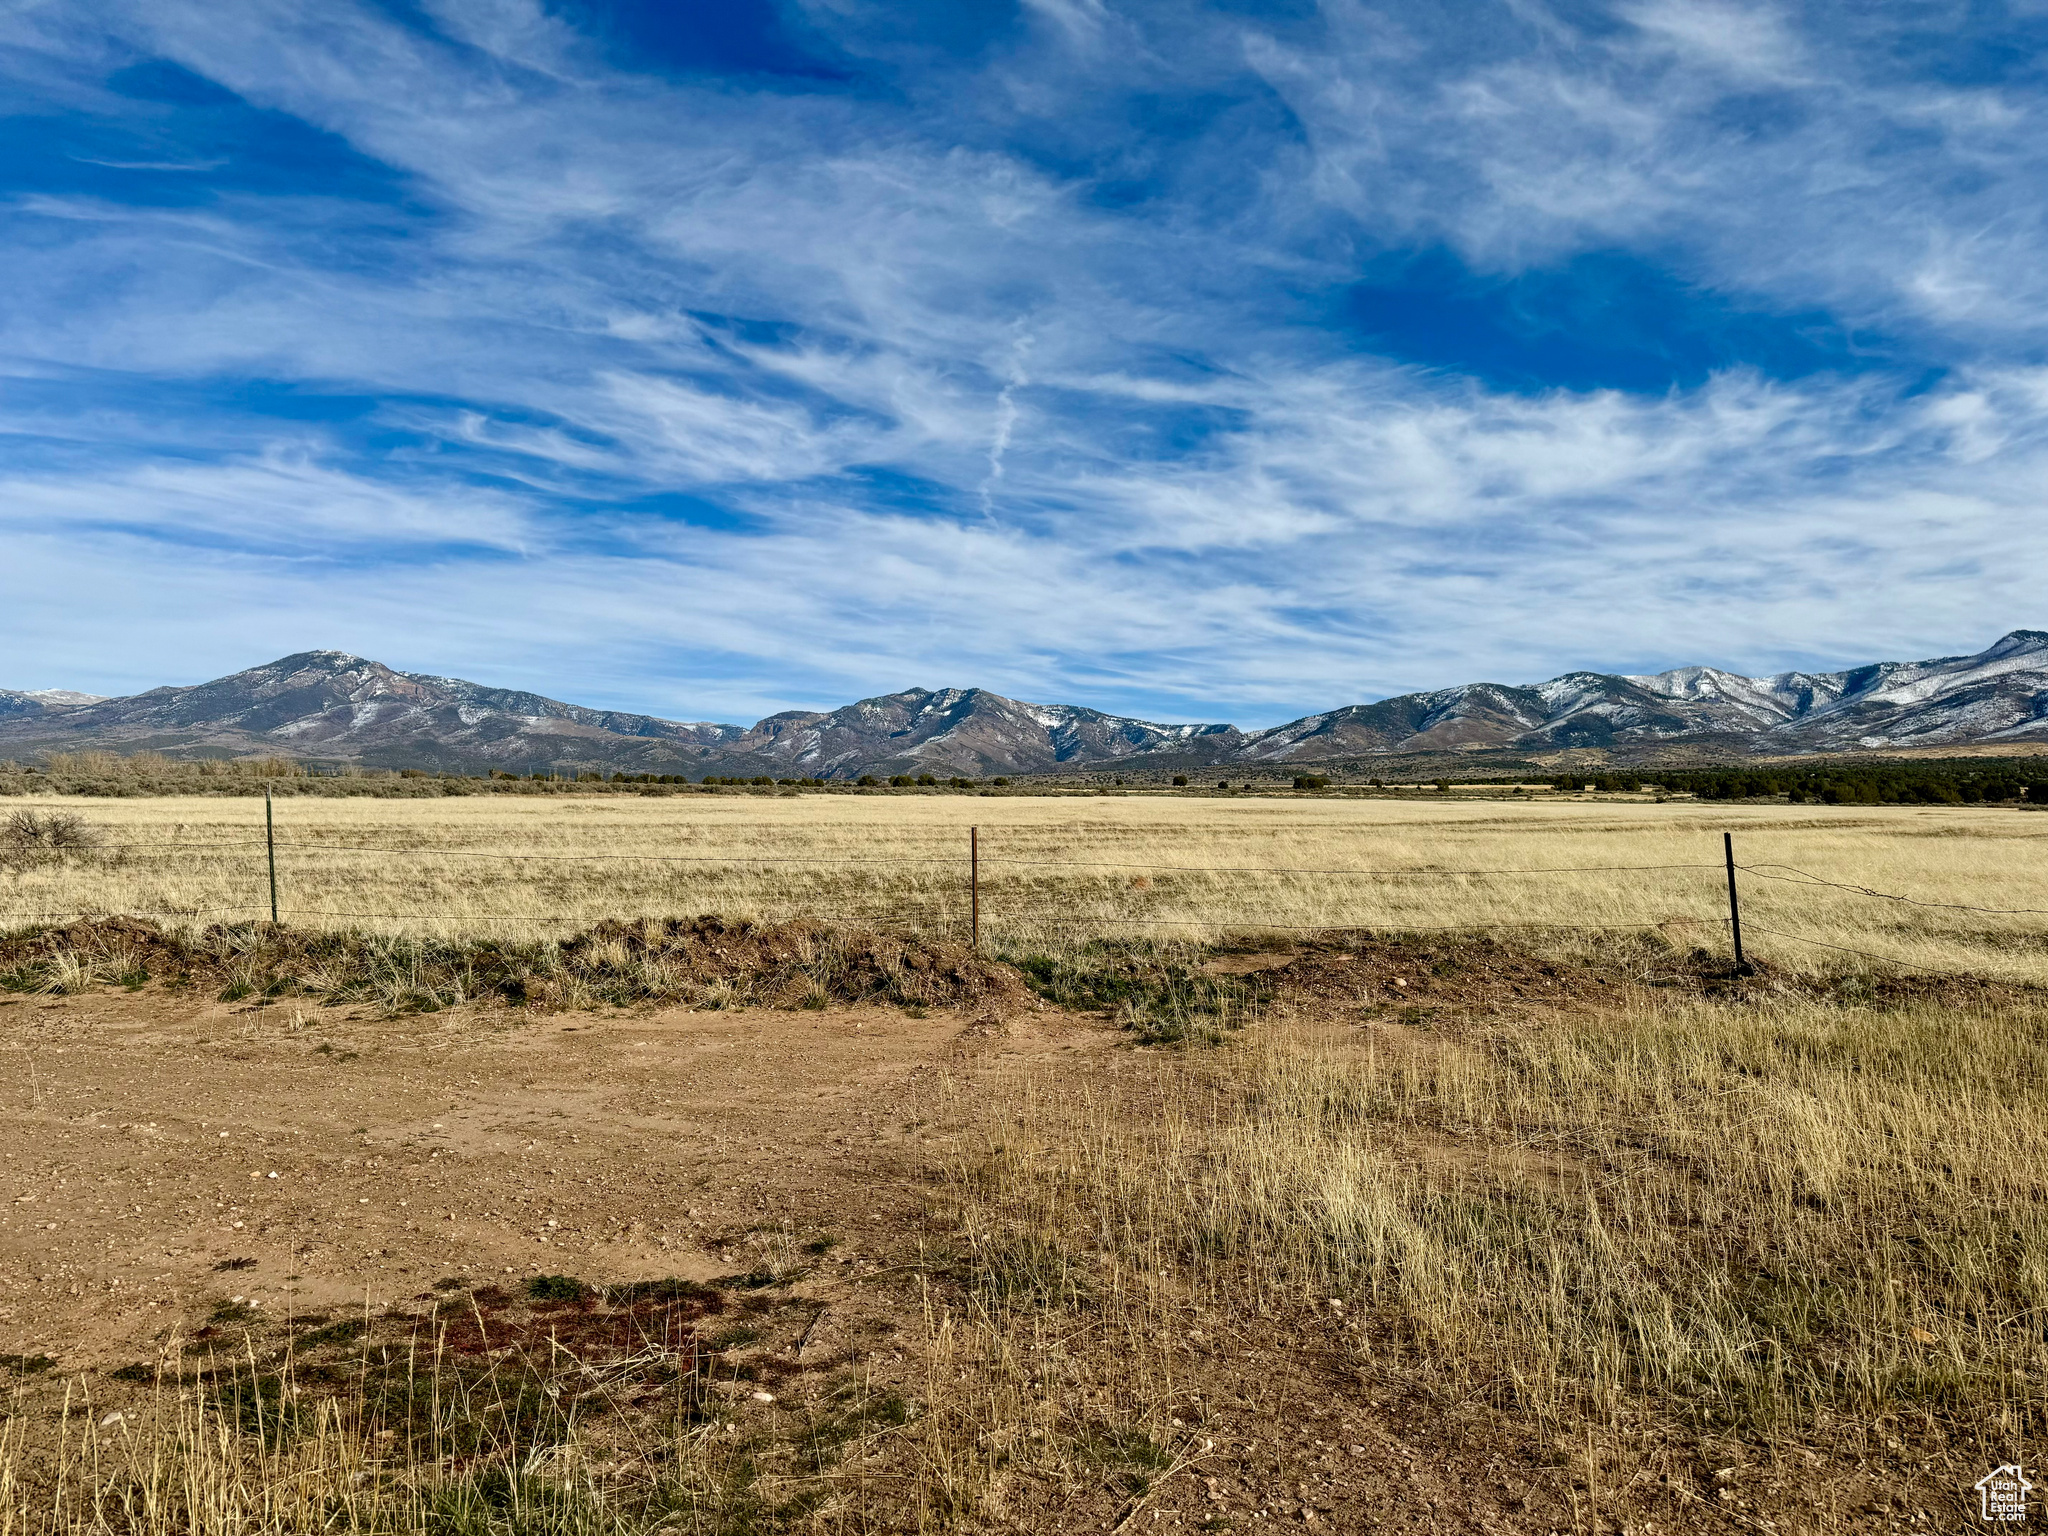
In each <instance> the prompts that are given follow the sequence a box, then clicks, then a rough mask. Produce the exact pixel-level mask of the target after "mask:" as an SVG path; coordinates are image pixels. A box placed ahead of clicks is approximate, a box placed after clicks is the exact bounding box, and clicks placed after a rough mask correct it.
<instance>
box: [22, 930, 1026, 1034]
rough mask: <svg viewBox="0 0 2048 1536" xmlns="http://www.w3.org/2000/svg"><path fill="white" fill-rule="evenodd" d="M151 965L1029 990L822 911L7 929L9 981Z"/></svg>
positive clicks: (375, 975) (967, 992) (138, 971)
mask: <svg viewBox="0 0 2048 1536" xmlns="http://www.w3.org/2000/svg"><path fill="white" fill-rule="evenodd" d="M151 981H158V982H162V983H164V984H166V985H168V986H172V987H178V988H184V987H191V988H202V989H206V990H213V989H218V990H219V995H220V997H221V999H222V1000H223V1001H229V1002H232V1001H238V1000H240V999H242V998H245V997H252V996H260V997H285V996H307V997H317V998H321V999H324V1000H328V1001H333V1002H344V1003H345V1002H374V1003H378V1004H381V1005H382V1006H384V1007H385V1008H386V1009H387V1010H388V1011H392V1012H430V1011H433V1010H434V1009H436V1008H441V1007H446V1006H450V1005H452V1004H454V1003H458V1002H464V1001H478V1000H484V1001H496V1002H502V1003H508V1004H515V1005H522V1006H528V1007H534V1008H567V1007H576V1006H581V1005H587V1004H590V1003H608V1004H613V1005H616V1006H631V1005H635V1004H686V1005H690V1006H699V1007H701V1006H712V1007H724V1006H738V1005H741V1004H748V1003H755V1004H764V1005H766V1006H770V1007H781V1008H802V1007H825V1006H828V1005H830V1004H833V1003H860V1002H887V1003H895V1004H899V1005H913V1006H923V1007H938V1008H964V1007H976V1006H985V1005H994V1006H997V1007H1001V1006H1004V1005H1007V1004H1012V1003H1019V1002H1023V1001H1025V1000H1026V998H1027V994H1026V991H1025V988H1024V985H1023V983H1022V981H1021V979H1020V978H1019V977H1018V975H1017V973H1016V972H1015V971H1014V970H1012V969H1011V968H1010V967H1009V966H1007V965H1003V964H1000V963H998V962H995V961H990V960H986V959H983V958H982V957H981V956H979V955H977V954H976V953H975V952H974V951H973V950H972V949H971V948H970V947H969V946H967V945H965V944H963V943H959V942H957V941H954V940H948V939H938V938H923V937H907V936H900V935H896V934H889V933H882V932H877V931H874V930H871V929H860V928H843V927H836V926H833V925H831V924H827V923H821V922H816V921H811V920H798V921H795V922H787V923H754V922H749V921H745V920H728V919H725V918H719V917H708V916H707V917H699V918H694V919H647V920H645V921H638V922H603V923H599V924H597V925H596V926H595V927H593V928H591V929H589V930H588V931H586V932H584V933H580V934H577V935H575V936H574V937H572V938H569V939H567V940H564V941H562V942H561V943H559V944H554V943H545V942H535V943H507V942H501V941H495V940H489V939H482V940H444V939H419V938H399V937H391V936H387V935H376V934H365V933H361V932H356V931H352V930H339V931H312V930H307V931H301V930H296V929H291V928H281V927H272V926H271V925H269V924H256V923H251V924H238V925H216V926H213V927H209V928H206V929H204V930H201V931H199V932H197V933H181V932H178V931H175V930H168V929H165V928H162V927H159V926H158V925H157V924H156V923H154V922H151V921H149V920H147V919H143V918H135V917H104V918H94V919H87V920H80V921H77V922H71V923H66V924H62V925H59V926H54V927H47V928H38V929H30V930H27V931H25V932H20V933H16V934H12V935H9V936H6V937H4V938H0V989H5V990H10V991H17V992H71V991H83V990H89V989H91V988H93V987H100V986H125V987H129V988H138V987H141V986H144V985H146V984H148V983H149V982H151Z"/></svg>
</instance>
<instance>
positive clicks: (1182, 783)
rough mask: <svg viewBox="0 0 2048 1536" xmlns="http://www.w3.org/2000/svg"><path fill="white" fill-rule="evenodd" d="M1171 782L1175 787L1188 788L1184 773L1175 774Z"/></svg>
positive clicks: (1186, 777)
mask: <svg viewBox="0 0 2048 1536" xmlns="http://www.w3.org/2000/svg"><path fill="white" fill-rule="evenodd" d="M1173 782H1174V784H1175V786H1176V787H1178V788H1180V789H1186V788H1187V786H1188V776H1187V775H1186V774H1184V773H1176V774H1175V775H1174V776H1173Z"/></svg>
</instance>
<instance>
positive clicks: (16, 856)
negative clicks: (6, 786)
mask: <svg viewBox="0 0 2048 1536" xmlns="http://www.w3.org/2000/svg"><path fill="white" fill-rule="evenodd" d="M99 845H100V835H99V833H98V832H97V831H96V830H95V829H94V828H93V827H92V826H90V825H89V824H88V823H87V822H86V821H85V819H84V818H83V817H81V816H73V815H70V814H69V813H67V812H64V811H50V812H39V811H16V812H15V813H14V814H13V815H12V816H9V817H8V818H7V820H6V821H5V822H4V823H0V866H10V865H11V866H13V867H15V868H21V867H24V866H26V865H30V864H47V863H51V862H54V861H56V860H58V859H61V858H64V857H65V856H66V855H68V854H84V853H91V852H92V851H93V850H94V849H96V848H98V847H99Z"/></svg>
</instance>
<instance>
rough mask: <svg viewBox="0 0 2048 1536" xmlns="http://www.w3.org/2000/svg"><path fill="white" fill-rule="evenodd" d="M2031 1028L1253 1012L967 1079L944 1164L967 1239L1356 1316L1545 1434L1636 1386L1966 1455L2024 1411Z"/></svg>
mask: <svg viewBox="0 0 2048 1536" xmlns="http://www.w3.org/2000/svg"><path fill="white" fill-rule="evenodd" d="M2044 1035H2048V1028H2044V1020H2043V1018H2042V1016H2041V1015H2040V1013H2039V1011H2038V1010H2037V1009H2031V1008H2029V1009H2025V1010H2019V1011H2015V1010H2013V1009H2010V1008H1982V1009H1956V1008H1954V1007H1933V1006H1915V1007H1909V1008H1905V1009H1901V1010H1898V1011H1893V1012H1871V1011H1865V1010H1861V1009H1855V1010H1844V1009H1840V1008H1832V1007H1815V1006H1812V1005H1804V1004H1793V1005H1768V1006H1764V1007H1759V1008H1747V1009H1742V1010H1739V1011H1738V1010H1730V1009H1728V1008H1725V1007H1715V1006H1713V1005H1710V1004H1706V1003H1697V1002H1695V1003H1686V1004H1681V1005H1679V1006H1676V1007H1661V1008H1659V1009H1657V1010H1656V1011H1654V1012H1638V1013H1636V1014H1634V1015H1632V1016H1629V1017H1624V1018H1619V1019H1617V1018H1614V1017H1612V1016H1607V1017H1602V1018H1599V1019H1598V1020H1593V1021H1588V1022H1587V1023H1586V1024H1584V1025H1583V1026H1581V1027H1571V1026H1564V1027H1559V1026H1544V1027H1540V1028H1537V1027H1528V1028H1516V1029H1512V1030H1506V1031H1503V1032H1501V1033H1499V1034H1495V1035H1493V1036H1491V1037H1488V1038H1482V1039H1474V1040H1470V1041H1464V1042H1456V1041H1444V1042H1434V1043H1432V1044H1431V1045H1430V1047H1429V1048H1427V1049H1414V1048H1407V1047H1396V1048H1379V1047H1375V1046H1374V1045H1373V1044H1371V1043H1369V1042H1368V1043H1366V1044H1364V1045H1362V1046H1361V1045H1360V1044H1358V1043H1357V1038H1356V1036H1352V1037H1350V1038H1348V1039H1347V1038H1346V1036H1345V1034H1344V1033H1343V1032H1330V1031H1326V1030H1304V1029H1293V1028H1288V1027H1286V1026H1270V1027H1268V1028H1267V1029H1265V1030H1263V1031H1261V1032H1260V1033H1259V1035H1258V1036H1256V1037H1255V1040H1254V1043H1253V1044H1251V1045H1250V1046H1249V1047H1248V1048H1247V1049H1246V1050H1245V1051H1244V1052H1242V1053H1238V1054H1235V1055H1234V1056H1233V1057H1231V1058H1228V1059H1219V1058H1214V1057H1210V1058H1199V1057H1198V1058H1183V1059H1182V1060H1181V1061H1180V1062H1179V1063H1178V1064H1177V1065H1176V1066H1174V1067H1172V1068H1168V1069H1163V1070H1162V1071H1161V1072H1160V1073H1158V1074H1155V1075H1152V1076H1151V1077H1150V1079H1149V1080H1148V1081H1147V1082H1145V1083H1144V1084H1143V1086H1142V1087H1141V1088H1132V1087H1129V1086H1125V1085H1120V1086H1118V1087H1115V1088H1113V1089H1111V1090H1109V1091H1107V1092H1105V1091H1103V1090H1100V1089H1097V1090H1093V1091H1090V1092H1082V1093H1077V1092H1074V1091H1072V1090H1068V1089H1064V1088H1062V1087H1061V1086H1060V1085H1059V1084H1058V1083H1057V1082H1056V1081H1054V1080H1051V1079H1040V1080H1032V1081H1023V1082H1019V1083H1017V1084H1015V1085H1013V1086H1011V1087H1010V1088H1009V1089H1007V1090H1006V1091H1003V1092H999V1093H996V1094H993V1095H990V1101H991V1102H993V1103H996V1104H999V1105H1003V1106H1006V1107H1004V1108H1002V1109H999V1110H996V1111H992V1112H989V1113H988V1114H986V1115H985V1117H984V1122H983V1134H982V1138H981V1141H980V1142H979V1144H978V1146H976V1147H973V1148H971V1149H970V1150H968V1151H966V1152H964V1153H963V1155H962V1158H961V1160H960V1162H959V1163H958V1164H957V1165H956V1168H955V1170H954V1185H955V1188H956V1189H957V1190H958V1191H959V1193H960V1197H961V1199H962V1202H963V1206H964V1207H965V1210H966V1213H967V1214H966V1215H965V1217H964V1220H965V1221H966V1223H967V1224H968V1226H969V1227H970V1228H972V1229H974V1230H977V1231H980V1232H984V1233H989V1232H993V1233H1002V1234H1011V1235H1013V1236H1014V1238H1015V1239H1017V1240H1023V1241H1028V1242H1030V1243H1033V1244H1036V1245H1038V1246H1039V1247H1040V1248H1041V1249H1044V1250H1049V1251H1066V1252H1075V1253H1080V1252H1089V1251H1093V1252H1098V1253H1108V1254H1113V1255H1115V1256H1116V1257H1117V1259H1118V1261H1119V1262H1120V1263H1121V1264H1122V1265H1124V1266H1125V1267H1126V1268H1128V1269H1129V1270H1131V1271H1133V1272H1135V1273H1139V1274H1160V1275H1168V1274H1171V1275H1173V1276H1176V1277H1178V1278H1180V1279H1182V1280H1183V1281H1184V1282H1185V1284H1186V1285H1187V1287H1188V1288H1189V1289H1190V1290H1191V1291H1192V1292H1193V1293H1194V1295H1195V1296H1196V1297H1197V1299H1198V1300H1199V1301H1200V1302H1202V1303H1205V1304H1207V1305H1209V1306H1211V1307H1215V1308H1219V1309H1221V1310H1223V1311H1224V1312H1229V1311H1232V1310H1235V1311H1239V1312H1243V1311H1254V1312H1264V1311H1270V1310H1275V1309H1278V1310H1281V1311H1289V1310H1291V1311H1295V1312H1301V1311H1303V1310H1306V1311H1309V1312H1315V1311H1322V1312H1323V1313H1324V1315H1325V1316H1326V1317H1329V1318H1330V1320H1331V1322H1332V1323H1333V1324H1343V1323H1345V1322H1347V1321H1348V1322H1353V1323H1356V1322H1357V1321H1358V1320H1361V1319H1363V1320H1365V1328H1364V1331H1362V1332H1359V1333H1358V1334H1356V1336H1355V1337H1354V1338H1353V1339H1352V1340H1351V1347H1352V1349H1353V1351H1354V1353H1355V1354H1356V1356H1357V1358H1358V1359H1359V1361H1360V1363H1361V1365H1362V1366H1364V1367H1366V1368H1368V1369H1369V1368H1371V1367H1372V1366H1373V1365H1374V1364H1375V1363H1377V1364H1378V1365H1379V1366H1380V1367H1382V1368H1386V1367H1391V1366H1395V1365H1397V1364H1398V1365H1403V1366H1406V1365H1416V1364H1419V1365H1420V1366H1421V1367H1422V1369H1423V1370H1424V1371H1425V1372H1426V1373H1427V1374H1428V1376H1429V1377H1430V1378H1431V1379H1432V1382H1433V1384H1434V1386H1435V1388H1436V1389H1437V1390H1439V1391H1441V1392H1442V1393H1444V1394H1446V1395H1455V1396H1466V1395H1473V1394H1477V1395H1479V1396H1482V1397H1485V1398H1487V1399H1489V1400H1491V1401H1493V1402H1495V1403H1497V1404H1499V1405H1501V1406H1504V1407H1514V1408H1517V1409H1520V1410H1523V1411H1525V1412H1532V1413H1534V1414H1536V1415H1537V1416H1538V1417H1539V1418H1540V1419H1541V1420H1543V1421H1546V1422H1548V1423H1549V1424H1550V1425H1551V1426H1552V1427H1553V1428H1554V1429H1555V1428H1558V1427H1562V1426H1564V1425H1568V1424H1570V1423H1573V1422H1577V1421H1580V1420H1584V1419H1587V1418H1590V1419H1592V1420H1594V1421H1596V1422H1602V1423H1607V1422H1613V1421H1615V1420H1617V1419H1618V1418H1620V1417H1621V1416H1623V1415H1624V1414H1625V1413H1626V1412H1628V1411H1631V1410H1634V1409H1640V1408H1641V1407H1642V1406H1643V1405H1645V1404H1655V1405H1657V1406H1658V1407H1659V1408H1661V1409H1663V1410H1665V1411H1670V1412H1675V1413H1677V1414H1679V1415H1681V1416H1683V1417H1686V1418H1688V1419H1690V1420H1691V1421H1692V1422H1693V1423H1695V1424H1696V1425H1700V1426H1704V1427H1719V1428H1722V1429H1728V1430H1733V1431H1736V1432H1739V1433H1743V1434H1746V1435H1751V1434H1753V1435H1764V1436H1767V1437H1768V1436H1777V1435H1780V1434H1783V1435H1785V1436H1787V1437H1798V1436H1804V1435H1810V1434H1812V1433H1813V1432H1814V1431H1815V1430H1817V1429H1827V1430H1829V1431H1830V1432H1833V1431H1837V1430H1840V1429H1841V1428H1842V1427H1843V1426H1845V1425H1846V1426H1854V1428H1855V1430H1856V1432H1857V1433H1859V1434H1864V1435H1881V1434H1882V1433H1883V1432H1884V1430H1883V1426H1885V1425H1891V1426H1893V1427H1894V1429H1896V1428H1897V1427H1898V1426H1900V1425H1910V1426H1911V1427H1912V1428H1913V1429H1914V1430H1916V1431H1918V1432H1919V1433H1920V1435H1921V1437H1922V1438H1923V1439H1924V1438H1925V1437H1926V1436H1927V1435H1929V1434H1932V1435H1933V1436H1935V1438H1937V1439H1939V1440H1940V1441H1942V1442H1943V1443H1945V1444H1958V1443H1959V1444H1961V1445H1967V1446H1970V1447H1972V1448H1981V1449H1983V1450H1986V1451H1989V1450H1992V1449H1994V1448H2000V1447H2017V1446H2020V1445H2023V1444H2027V1443H2031V1442H2032V1441H2033V1440H2034V1439H2035V1438H2037V1437H2038V1435H2039V1434H2040V1432H2041V1431H2042V1429H2043V1428H2044V1427H2048V1411H2044V1410H2048V1374H2044V1373H2048V1332H2044V1319H2048V1129H2044V1127H2048V1085H2044V1083H2043V1082H2042V1080H2041V1078H2040V1076H2039V1074H2038V1073H2033V1072H2030V1071H2029V1070H2028V1068H2027V1063H2028V1062H2030V1061H2032V1060H2035V1059H2037V1058H2038V1055H2039V1052H2040V1050H2041V1048H2042V1046H2043V1044H2044V1043H2048V1040H2044ZM985 1240H987V1239H985ZM1331 1298H1335V1299H1336V1300H1337V1301H1338V1302H1339V1303H1341V1304H1342V1306H1340V1308H1339V1309H1338V1310H1337V1311H1336V1312H1335V1313H1334V1314H1333V1313H1332V1312H1331V1311H1330V1310H1329V1307H1330V1301H1331ZM1343 1307H1348V1308H1349V1309H1350V1310H1349V1312H1348V1314H1346V1313H1345V1312H1344V1311H1343ZM1180 1308H1181V1302H1180V1299H1179V1298H1178V1297H1175V1298H1172V1299H1170V1300H1168V1301H1167V1302H1166V1303H1165V1304H1164V1305H1163V1306H1162V1309H1161V1316H1160V1317H1159V1318H1158V1319H1156V1320H1155V1321H1156V1324H1157V1326H1159V1327H1162V1328H1164V1327H1169V1326H1171V1323H1170V1320H1169V1317H1168V1315H1167V1314H1170V1313H1174V1312H1177V1311H1178V1310H1180ZM1376 1355H1377V1360H1376V1361H1375V1356H1376Z"/></svg>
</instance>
